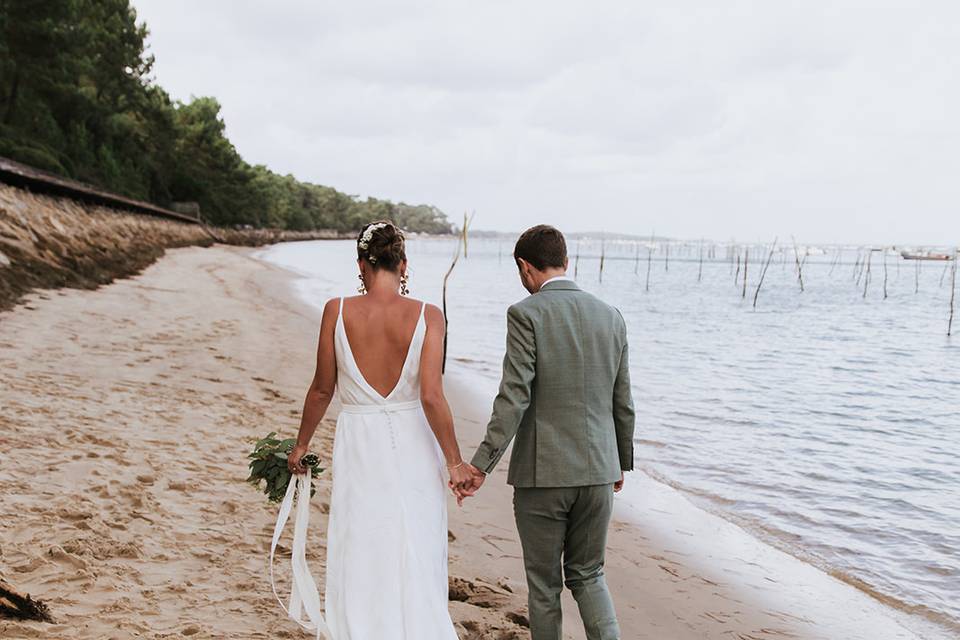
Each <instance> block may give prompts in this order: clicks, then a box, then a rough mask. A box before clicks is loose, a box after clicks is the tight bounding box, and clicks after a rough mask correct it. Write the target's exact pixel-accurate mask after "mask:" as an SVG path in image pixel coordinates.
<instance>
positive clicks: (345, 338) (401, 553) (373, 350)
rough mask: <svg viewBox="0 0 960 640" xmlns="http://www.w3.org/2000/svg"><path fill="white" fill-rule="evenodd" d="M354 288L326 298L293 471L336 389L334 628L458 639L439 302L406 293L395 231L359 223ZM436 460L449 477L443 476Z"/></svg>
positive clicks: (464, 478)
mask: <svg viewBox="0 0 960 640" xmlns="http://www.w3.org/2000/svg"><path fill="white" fill-rule="evenodd" d="M357 264H358V265H359V267H360V281H361V284H360V287H359V290H360V293H361V294H362V295H359V296H354V297H350V298H335V299H333V300H330V301H329V302H327V304H326V307H325V308H324V311H323V319H322V321H321V325H320V344H319V347H318V350H317V369H316V374H315V375H314V377H313V382H312V383H311V385H310V388H309V390H308V391H307V397H306V401H305V402H304V407H303V417H302V419H301V423H300V431H299V434H298V436H297V444H296V446H295V448H294V449H293V451H292V452H291V453H290V456H289V459H288V466H289V468H290V471H291V473H303V467H301V466H300V458H301V457H303V455H305V454H306V452H307V447H308V445H309V444H310V439H311V438H312V437H313V433H314V431H315V430H316V428H317V424H318V423H319V422H320V420H321V419H322V418H323V415H324V413H325V412H326V410H327V408H328V406H329V405H330V402H331V400H332V399H333V396H334V390H335V389H336V390H337V392H338V397H339V400H340V402H341V403H342V406H343V408H342V411H341V413H340V415H339V418H338V419H337V430H336V438H335V444H334V449H333V496H332V498H331V501H330V518H329V524H328V528H327V580H326V621H327V625H328V626H329V629H330V632H331V634H332V636H333V640H456V638H457V634H456V632H455V631H454V628H453V623H452V622H451V620H450V614H449V612H448V609H447V594H448V585H447V503H446V488H447V486H451V487H456V486H460V485H465V484H466V483H467V482H469V481H470V474H469V472H468V471H467V468H466V465H465V464H464V463H463V460H462V459H461V457H460V450H459V447H458V446H457V440H456V436H455V434H454V429H453V416H452V414H451V413H450V408H449V406H448V405H447V401H446V398H445V397H444V394H443V385H442V381H441V373H440V372H441V359H442V351H443V333H444V321H443V315H442V313H441V311H440V310H439V309H438V308H437V307H435V306H433V305H427V304H425V303H423V302H420V301H417V300H413V299H411V298H408V297H406V294H407V293H408V291H407V258H406V253H405V251H404V238H403V233H402V232H401V231H400V230H399V229H398V228H397V227H396V226H395V225H394V224H393V223H391V222H374V223H370V224H368V225H366V226H365V227H364V228H363V231H362V232H361V233H360V235H359V237H358V239H357ZM444 466H446V471H447V474H448V475H449V483H448V482H446V481H445V479H444Z"/></svg>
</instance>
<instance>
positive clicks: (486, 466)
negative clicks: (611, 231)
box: [471, 280, 634, 487]
mask: <svg viewBox="0 0 960 640" xmlns="http://www.w3.org/2000/svg"><path fill="white" fill-rule="evenodd" d="M633 431H634V409H633V398H632V395H631V392H630V373H629V369H628V365H627V331H626V325H625V324H624V321H623V317H622V316H621V315H620V312H619V311H617V310H616V309H615V308H613V307H611V306H610V305H608V304H606V303H605V302H602V301H601V300H599V299H597V298H596V297H594V296H593V295H591V294H589V293H587V292H585V291H583V290H581V289H580V288H579V287H578V286H577V285H576V284H575V283H574V282H573V281H570V280H555V281H553V282H548V283H547V284H545V285H544V286H543V287H542V288H541V289H540V291H539V292H538V293H536V294H534V295H531V296H530V297H528V298H526V299H524V300H522V301H521V302H518V303H517V304H514V305H513V306H511V307H510V308H509V309H508V310H507V351H506V355H505V356H504V359H503V377H502V379H501V382H500V391H499V393H498V394H497V398H496V400H495V401H494V404H493V416H492V418H491V419H490V424H489V425H488V426H487V434H486V437H485V438H484V440H483V443H482V444H481V445H480V447H479V448H478V449H477V452H476V454H475V455H474V456H473V460H472V461H471V462H472V463H473V465H474V466H476V467H477V468H479V469H480V470H481V471H484V472H486V473H489V472H490V471H492V470H493V468H494V466H496V464H497V462H498V461H499V460H500V458H501V457H502V456H503V454H504V452H505V450H506V449H507V446H508V445H509V444H510V441H511V440H513V439H514V437H516V442H515V443H514V446H513V452H512V454H511V456H510V471H509V474H508V476H507V482H508V483H510V484H512V485H514V486H515V487H578V486H588V485H597V484H608V483H612V482H615V481H617V480H619V479H620V473H621V471H630V470H632V469H633Z"/></svg>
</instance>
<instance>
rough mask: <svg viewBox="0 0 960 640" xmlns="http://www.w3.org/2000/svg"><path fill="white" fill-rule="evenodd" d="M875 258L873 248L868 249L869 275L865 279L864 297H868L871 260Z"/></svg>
mask: <svg viewBox="0 0 960 640" xmlns="http://www.w3.org/2000/svg"><path fill="white" fill-rule="evenodd" d="M872 259H873V249H870V250H868V251H867V275H866V277H865V278H864V279H863V297H864V299H866V297H867V287H869V286H870V261H871V260H872Z"/></svg>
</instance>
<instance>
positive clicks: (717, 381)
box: [260, 239, 960, 633]
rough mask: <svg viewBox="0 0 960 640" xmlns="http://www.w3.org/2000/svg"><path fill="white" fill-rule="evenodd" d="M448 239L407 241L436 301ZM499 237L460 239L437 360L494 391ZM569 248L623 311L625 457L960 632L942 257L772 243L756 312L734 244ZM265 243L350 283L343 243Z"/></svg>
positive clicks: (308, 291) (956, 429) (755, 271)
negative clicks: (443, 349)
mask: <svg viewBox="0 0 960 640" xmlns="http://www.w3.org/2000/svg"><path fill="white" fill-rule="evenodd" d="M455 246H456V245H455V243H454V242H453V241H452V240H433V239H419V240H418V239H412V240H410V242H409V243H408V254H409V259H410V289H411V295H413V296H415V297H420V298H422V299H425V300H427V301H428V302H432V303H435V304H438V305H439V304H440V303H441V291H442V283H443V278H444V274H445V273H446V272H447V270H448V269H449V267H450V264H451V261H452V258H453V255H454V249H455ZM511 249H512V247H511V246H510V245H509V244H507V243H502V242H500V241H496V240H479V241H477V240H475V241H471V243H470V245H469V254H468V255H467V256H462V255H461V257H460V259H459V261H458V262H457V264H456V267H455V268H454V269H453V271H452V273H451V274H450V277H449V281H448V291H447V317H448V319H449V347H448V355H449V359H450V361H449V365H448V366H449V367H451V368H455V369H462V370H469V371H470V372H472V373H473V374H475V375H476V378H477V379H478V380H481V381H483V382H482V384H485V385H487V389H486V390H487V391H490V392H491V393H492V390H493V389H495V385H496V382H497V380H498V378H499V374H500V366H501V359H502V356H503V348H504V335H505V330H506V329H505V327H506V323H505V315H504V314H505V311H506V308H507V306H509V305H510V304H512V303H513V302H515V301H517V300H519V299H521V298H523V297H524V296H525V295H527V294H526V291H524V290H523V289H522V287H521V286H520V283H519V280H518V278H517V270H516V267H515V265H514V263H513V260H512V258H511V256H510V251H511ZM581 251H583V256H582V257H581V259H580V260H579V264H578V265H577V267H576V275H577V281H578V283H579V284H580V286H581V287H582V288H583V289H585V290H587V291H589V292H591V293H593V294H595V295H597V296H599V297H600V298H602V299H604V300H606V301H607V302H609V303H610V304H612V305H614V306H616V307H618V308H619V309H620V310H621V312H622V313H623V315H624V318H625V319H626V322H627V327H628V332H629V339H630V373H631V377H632V384H633V390H634V397H635V401H636V406H637V435H636V451H637V459H638V464H639V465H640V466H641V467H642V468H643V469H644V470H645V471H646V472H648V473H650V474H651V475H653V476H654V477H656V478H657V479H659V480H661V481H663V482H666V483H668V484H670V485H672V486H674V487H676V488H678V489H680V490H682V491H684V492H686V493H687V494H688V495H689V496H691V497H692V499H694V500H695V501H696V502H699V503H700V504H701V506H704V507H706V508H708V509H710V510H712V511H715V512H718V513H720V514H721V515H723V516H724V517H727V518H729V519H731V520H733V521H735V522H737V523H738V524H740V525H741V526H742V527H743V528H745V529H747V530H748V531H750V532H752V533H754V534H755V535H757V536H759V537H761V538H763V539H764V540H766V541H767V542H770V543H772V544H774V545H775V546H778V547H780V548H781V549H784V550H786V551H788V552H789V553H792V554H793V555H796V556H798V557H800V558H802V559H804V560H806V561H808V562H811V563H814V564H817V565H818V566H820V567H822V568H823V569H824V570H826V571H828V572H829V573H831V574H832V575H834V576H836V577H838V578H840V579H842V580H846V581H847V582H849V583H851V584H853V585H854V586H856V587H858V588H861V589H863V590H865V591H867V592H869V593H871V594H872V595H874V596H876V597H878V598H880V599H881V600H883V601H885V602H887V603H890V604H892V605H894V606H897V607H899V608H902V609H905V610H908V611H911V612H913V613H916V614H918V615H922V616H924V617H926V618H929V619H931V620H933V621H936V622H938V623H940V624H942V625H944V626H946V627H947V628H949V629H951V630H952V631H953V632H958V633H960V455H958V453H960V335H957V336H955V337H954V338H953V339H950V338H948V337H947V336H946V328H947V317H948V312H949V299H950V298H949V286H950V274H949V273H948V272H946V270H945V267H946V266H947V265H945V264H944V263H938V262H927V263H923V264H920V265H917V263H916V262H913V261H904V260H902V259H900V257H899V256H897V255H895V254H892V253H891V254H890V255H888V256H886V257H885V258H884V257H883V256H882V254H879V253H874V254H873V256H872V257H871V264H870V281H869V283H868V282H867V280H866V279H867V274H866V270H865V269H864V268H863V266H862V264H861V265H860V266H858V265H857V264H856V263H857V262H858V260H859V258H860V257H861V255H858V253H857V252H856V251H853V250H850V251H848V252H846V253H845V254H842V255H841V257H842V260H841V261H840V262H837V260H836V259H835V256H834V255H832V254H831V255H827V256H823V257H819V258H818V257H817V256H811V257H809V258H807V260H806V261H805V263H804V266H803V270H802V275H803V285H804V290H803V291H802V292H801V290H800V282H799V278H798V277H797V270H796V267H795V261H796V258H795V256H794V254H793V252H792V250H791V251H786V252H783V253H780V252H778V253H776V254H775V256H774V259H773V260H772V262H771V263H770V265H769V267H768V270H767V273H766V275H765V278H764V282H763V287H762V288H761V290H760V293H759V296H758V299H757V306H756V308H754V307H753V298H754V294H755V292H756V286H757V283H758V281H759V278H760V274H761V272H762V270H763V265H762V263H763V262H764V261H765V260H766V254H765V252H764V251H762V250H761V248H760V247H757V248H755V249H753V250H751V257H750V262H748V264H747V287H746V294H744V289H743V267H742V264H740V265H738V264H737V261H736V259H731V258H733V256H734V253H732V252H731V250H729V249H724V248H718V249H717V250H715V251H714V252H710V253H708V257H707V258H706V259H705V260H704V261H703V263H702V264H701V261H700V251H699V249H698V248H695V247H694V248H691V247H690V246H688V247H687V248H686V249H684V248H683V247H673V248H672V249H671V255H669V256H668V255H667V252H666V250H665V248H664V247H662V246H661V247H659V248H658V249H657V250H656V251H654V252H653V253H651V257H650V259H649V260H648V257H647V248H646V247H641V248H640V249H639V250H637V249H636V248H634V247H632V246H626V245H625V246H619V247H618V246H612V247H607V249H606V250H605V253H606V254H607V255H606V259H605V261H604V268H603V273H602V278H601V273H600V268H599V260H598V259H597V256H598V255H599V253H600V246H599V244H598V243H595V244H594V245H593V246H592V247H591V246H584V247H581ZM738 253H741V254H742V251H740V252H738ZM711 254H712V255H711ZM862 255H865V254H862ZM260 257H261V258H263V259H266V260H268V261H270V262H272V263H275V264H278V265H281V266H284V267H287V268H289V269H291V270H293V271H296V272H298V273H300V274H301V275H302V276H304V277H303V278H302V279H300V280H299V281H298V284H297V286H298V288H299V293H300V294H301V296H302V297H303V298H304V299H305V300H306V301H307V302H309V303H311V304H314V305H317V306H322V305H323V303H324V302H325V301H326V300H327V299H328V298H330V297H333V296H338V295H355V288H356V286H357V284H359V281H358V280H357V266H356V250H355V243H353V242H352V241H346V242H302V243H288V244H282V245H276V246H273V247H271V248H269V249H267V250H265V251H264V252H262V253H261V256H260ZM798 257H802V256H798ZM884 263H885V264H884ZM648 271H649V275H648ZM573 273H574V264H573V260H571V269H570V274H571V275H573ZM858 276H859V278H858ZM858 280H859V281H858ZM884 280H886V285H885V287H886V298H885V297H884ZM648 282H649V287H648ZM865 292H866V295H864V293H865ZM955 323H956V326H955V328H956V330H957V332H958V333H960V318H958V320H957V321H955Z"/></svg>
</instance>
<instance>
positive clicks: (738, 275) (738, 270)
mask: <svg viewBox="0 0 960 640" xmlns="http://www.w3.org/2000/svg"><path fill="white" fill-rule="evenodd" d="M738 282H740V252H739V251H738V252H737V272H736V273H735V274H733V286H737V283H738Z"/></svg>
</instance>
